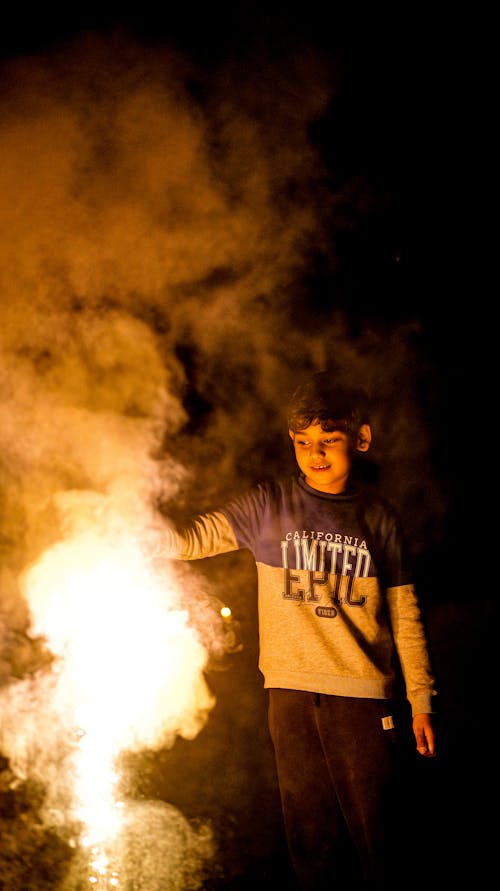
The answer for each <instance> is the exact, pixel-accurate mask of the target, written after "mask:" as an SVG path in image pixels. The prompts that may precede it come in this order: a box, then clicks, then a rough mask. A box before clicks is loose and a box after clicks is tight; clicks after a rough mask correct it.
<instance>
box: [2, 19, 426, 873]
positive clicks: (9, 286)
mask: <svg viewBox="0 0 500 891" xmlns="http://www.w3.org/2000/svg"><path fill="white" fill-rule="evenodd" d="M334 89H335V68H334V66H333V65H332V60H331V59H329V58H326V57H325V58H323V57H322V56H321V54H320V53H319V52H314V53H312V52H308V51H304V50H303V51H302V52H301V53H297V54H295V55H293V56H287V57H283V58H274V59H270V58H269V59H266V56H265V54H264V53H263V52H262V49H261V50H260V52H259V55H258V56H256V57H255V58H253V57H252V55H251V54H250V53H249V54H248V56H246V57H245V58H243V59H239V60H238V61H233V62H230V61H229V62H227V63H226V64H225V65H223V66H219V67H213V68H212V69H208V68H205V69H201V68H200V67H199V66H197V65H196V64H195V63H194V62H193V61H192V60H190V59H189V58H188V57H186V56H183V55H180V54H179V53H178V52H176V51H174V50H172V49H170V48H166V49H165V48H164V49H162V50H159V49H158V48H156V49H154V50H152V49H149V50H148V51H146V50H145V49H144V47H142V46H139V45H137V44H135V43H134V42H133V41H130V40H128V39H124V38H122V37H117V38H109V39H97V38H96V37H88V38H85V39H82V40H79V41H77V42H75V43H74V44H71V45H69V46H67V47H65V48H63V49H61V50H60V51H58V52H53V53H51V54H48V55H45V56H44V55H40V56H37V57H34V58H27V59H21V60H18V61H16V62H10V63H9V64H8V65H6V66H4V70H3V72H2V81H1V95H0V145H1V150H2V159H3V161H2V165H1V167H0V191H1V194H2V202H1V207H0V214H1V217H0V219H1V227H2V231H3V232H4V233H5V236H4V237H3V239H2V241H1V243H0V277H1V278H0V281H1V307H0V351H1V353H0V357H1V365H0V473H1V483H2V485H1V493H2V503H1V510H2V525H1V529H0V535H1V538H0V541H1V548H2V557H3V560H2V564H3V567H4V568H3V570H2V601H1V619H2V634H3V638H4V645H3V647H2V655H1V660H0V681H1V683H2V684H3V686H4V690H5V695H4V702H5V705H6V707H7V704H8V703H10V704H12V703H14V702H15V700H16V691H17V690H18V689H20V688H19V686H16V685H19V684H23V685H25V686H24V687H23V689H24V690H26V689H28V690H29V692H30V695H31V696H34V697H35V699H34V702H35V703H36V695H37V692H36V691H37V689H38V687H37V685H38V684H39V683H40V685H41V688H44V685H47V684H48V683H49V681H47V677H48V676H50V673H48V669H50V668H51V666H52V663H53V656H54V654H53V653H52V652H51V649H50V647H49V646H48V645H47V644H46V642H45V641H44V638H43V633H39V634H38V633H36V631H37V629H36V627H35V625H34V624H33V622H32V619H33V617H32V615H31V613H30V604H29V603H28V602H27V601H26V597H25V596H24V594H25V592H24V591H23V587H22V580H23V578H24V577H25V573H26V571H27V569H28V568H29V567H30V566H32V565H33V564H35V563H36V562H37V561H38V560H39V559H40V558H41V557H42V555H43V554H44V553H45V552H46V551H47V550H49V549H51V548H53V547H54V546H57V544H58V542H60V541H64V540H66V539H67V538H68V537H71V536H75V535H78V533H79V532H80V531H84V530H85V529H86V528H88V527H89V526H90V527H94V528H96V527H97V528H105V529H106V534H107V535H109V534H111V535H116V536H118V537H119V536H120V535H121V534H122V533H124V534H130V535H133V534H136V535H137V538H138V539H139V540H141V542H142V543H143V544H144V545H145V549H146V550H147V541H148V534H149V530H154V529H156V528H158V525H159V523H160V512H163V513H164V514H166V515H167V516H168V515H171V516H172V517H175V516H176V515H178V514H182V513H184V512H188V511H189V512H194V511H195V510H202V509H207V508H209V507H214V506H216V504H215V502H216V501H217V500H219V499H222V498H224V497H226V496H228V495H229V494H231V493H233V492H236V491H237V490H239V489H241V488H242V487H244V486H245V485H246V484H247V483H249V482H251V481H254V480H255V479H256V478H257V476H258V475H261V474H262V469H263V465H264V472H265V475H271V474H272V473H274V472H277V471H280V470H283V468H284V467H285V466H286V460H287V459H286V457H283V455H286V451H285V450H286V448H287V439H286V430H285V429H284V425H283V421H284V403H285V401H286V398H287V397H288V395H289V393H290V391H291V389H292V388H293V386H294V385H295V384H296V382H297V381H298V379H299V378H300V375H301V374H302V373H303V372H304V371H310V370H317V369H320V368H323V367H325V366H327V365H330V366H332V367H333V368H334V369H335V371H336V373H338V374H339V375H340V376H347V377H349V378H350V379H351V380H354V382H355V383H359V384H363V385H365V386H369V388H370V389H371V390H372V391H373V392H374V394H376V395H378V396H380V397H381V399H380V407H379V408H378V409H377V413H376V415H375V418H374V426H375V430H376V432H378V433H379V443H380V445H379V446H378V447H377V444H376V445H375V455H376V457H378V456H381V455H382V453H383V458H384V460H386V459H387V457H388V456H389V458H391V459H392V464H391V461H389V464H391V470H390V471H389V472H388V476H387V479H388V482H389V483H391V485H392V486H393V489H394V494H395V496H396V497H400V496H401V493H402V492H403V491H406V497H407V498H409V499H412V498H413V497H414V494H415V490H416V489H417V490H418V481H416V482H414V483H412V482H411V480H412V477H413V474H414V470H415V466H416V464H417V462H419V466H420V467H425V462H426V454H427V448H428V443H427V441H426V434H425V431H424V428H423V425H422V422H421V420H420V419H419V416H418V413H417V411H416V409H415V407H414V405H415V396H414V393H413V392H412V388H413V385H414V384H413V378H412V371H411V357H412V347H411V343H412V338H414V337H415V326H414V325H412V324H411V323H409V324H408V325H407V326H399V328H398V329H397V330H394V331H393V332H389V333H387V332H386V331H385V332H383V333H382V332H381V331H378V330H377V329H376V328H374V327H373V326H372V327H370V326H366V327H365V328H364V329H363V330H361V332H360V333H359V334H358V336H357V338H356V339H355V340H353V339H352V338H351V337H350V335H349V332H348V330H347V328H346V322H345V318H344V315H343V313H342V312H341V311H340V310H338V309H337V307H336V301H335V294H325V304H326V306H327V307H329V309H328V312H323V313H322V316H321V328H320V329H318V328H317V327H315V326H314V324H313V320H312V318H310V317H308V312H307V301H304V298H303V293H301V292H300V288H299V286H298V284H297V283H298V282H299V281H301V280H302V276H303V274H304V270H306V269H307V264H308V262H309V258H310V256H311V254H312V252H313V251H315V252H316V253H317V252H321V251H324V252H325V253H326V252H327V251H328V250H330V249H331V248H332V243H331V234H332V233H331V231H328V228H327V225H326V220H329V221H331V220H332V219H333V220H335V213H336V208H337V207H338V208H339V210H338V219H339V222H338V225H339V226H341V225H344V224H346V225H348V224H349V221H347V223H346V221H345V208H344V204H345V196H341V195H335V194H332V193H331V191H330V190H328V188H327V187H326V173H325V170H324V168H323V165H322V161H321V158H320V156H319V153H318V151H317V149H316V148H315V146H314V145H313V143H312V141H311V138H310V127H311V124H312V123H313V122H314V121H317V120H320V119H321V118H322V116H323V115H325V114H326V111H327V108H328V103H329V100H330V99H331V95H332V92H333V91H334ZM343 208H344V209H343ZM332 262H335V258H334V257H333V260H332ZM395 402H396V403H397V405H398V407H399V408H400V410H399V411H398V412H397V413H394V403H395ZM389 420H390V425H389ZM389 426H390V433H388V432H387V429H388V428H389ZM410 430H411V433H410V432H409V431H410ZM376 443H377V440H376ZM402 443H405V445H406V446H407V448H406V452H405V450H404V449H402V447H401V446H402ZM377 448H378V451H377ZM403 454H405V457H404V458H402V457H401V455H403ZM398 479H399V480H400V483H399V487H400V488H399V489H398V484H396V480H398ZM405 487H406V488H405ZM429 494H430V493H429V492H428V495H429ZM424 518H425V509H424V508H421V512H420V514H419V515H417V517H416V520H415V523H416V527H417V529H418V523H419V522H423V521H424ZM242 567H243V568H239V567H238V566H237V565H236V564H235V566H234V570H233V585H234V589H235V590H236V589H238V588H239V589H240V590H243V591H244V590H245V587H248V582H246V585H245V580H246V579H247V568H246V563H243V564H242ZM238 571H239V572H240V573H241V580H238ZM215 573H216V570H215ZM193 576H194V577H195V578H196V586H197V589H196V590H197V591H198V592H199V594H198V596H199V598H200V609H202V615H203V617H204V618H203V621H200V619H199V614H200V610H199V609H197V612H198V627H200V628H201V627H202V626H203V628H204V634H205V637H204V638H203V632H202V631H200V633H201V634H202V640H203V644H204V645H205V646H206V648H207V653H208V655H209V656H210V655H213V654H215V656H216V657H218V656H220V655H221V654H223V653H224V649H225V647H226V643H225V639H224V633H223V631H222V630H220V629H219V626H218V625H217V622H216V620H215V619H213V618H210V617H211V606H210V605H211V604H213V603H215V602H217V596H218V591H216V592H215V593H214V590H212V587H211V585H210V584H209V583H208V582H207V581H200V577H199V574H198V573H197V570H196V569H193V570H192V572H191V571H190V572H189V573H188V572H186V573H184V572H183V574H182V582H183V589H184V595H185V600H186V601H187V602H188V603H189V602H190V601H191V602H192V599H193V597H195V596H196V595H195V594H194V593H193V592H192V590H191V589H192V588H193V583H192V581H191V579H192V577H193ZM214 577H215V578H216V575H215V576H214ZM251 579H253V577H251ZM186 592H187V593H186ZM221 597H222V599H224V598H225V597H227V591H224V592H223V593H222V595H221ZM235 597H236V598H237V594H235ZM184 605H185V604H184ZM237 606H238V608H239V610H240V612H242V613H243V614H244V612H245V606H244V602H243V601H242V600H240V602H239V603H237ZM188 608H189V606H188ZM247 614H248V615H252V610H248V609H247ZM40 678H41V680H39V679H40ZM42 699H43V697H42ZM30 702H32V700H30ZM9 707H10V706H9ZM208 710H209V709H208ZM43 719H44V718H43V715H42V713H40V720H43ZM203 720H206V714H205V717H204V718H203ZM38 726H40V725H38ZM34 732H35V731H34ZM171 743H172V740H169V741H168V744H171ZM9 745H10V748H8V750H6V751H5V752H4V754H5V755H6V756H7V758H10V759H11V760H12V762H13V763H14V762H15V756H16V751H15V750H16V741H15V738H14V737H13V738H11V740H10V744H9ZM56 773H57V769H56V767H55V766H54V764H53V763H52V762H51V760H50V757H48V756H47V760H46V763H45V762H44V770H43V771H42V774H43V776H42V779H43V780H45V781H46V782H47V783H49V782H51V781H54V782H55V777H54V774H56ZM26 779H27V778H26V777H24V781H26ZM203 844H204V845H205V846H206V838H205V836H203ZM196 868H198V867H196ZM195 872H196V870H195ZM151 881H153V879H151ZM155 881H156V879H155ZM180 881H184V882H185V881H186V879H185V877H184V878H183V879H182V880H181V879H179V882H180ZM193 881H196V880H193ZM134 887H135V886H134ZM143 887H144V889H145V891H146V889H147V891H149V889H150V888H151V889H153V887H156V885H153V884H147V883H146V884H145V885H144V886H143ZM162 887H167V886H166V885H165V886H164V885H162ZM168 887H170V885H169V886H168ZM174 887H175V888H180V887H188V885H186V884H184V885H181V884H175V885H172V888H174ZM189 887H190V886H189Z"/></svg>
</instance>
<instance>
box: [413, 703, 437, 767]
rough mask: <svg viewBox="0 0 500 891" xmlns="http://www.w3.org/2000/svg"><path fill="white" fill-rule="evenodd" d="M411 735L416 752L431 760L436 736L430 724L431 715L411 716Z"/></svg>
mask: <svg viewBox="0 0 500 891" xmlns="http://www.w3.org/2000/svg"><path fill="white" fill-rule="evenodd" d="M413 733H414V735H415V741H416V744H417V752H418V753H419V754H420V755H423V756H424V758H433V757H434V755H435V754H436V735H435V731H434V726H433V723H432V715H428V714H422V715H414V716H413Z"/></svg>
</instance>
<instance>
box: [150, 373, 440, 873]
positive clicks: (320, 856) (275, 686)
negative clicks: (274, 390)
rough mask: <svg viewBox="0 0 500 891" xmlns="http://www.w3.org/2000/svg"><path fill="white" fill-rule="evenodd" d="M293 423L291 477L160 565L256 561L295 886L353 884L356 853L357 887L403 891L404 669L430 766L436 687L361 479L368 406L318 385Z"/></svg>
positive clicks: (400, 570)
mask: <svg viewBox="0 0 500 891" xmlns="http://www.w3.org/2000/svg"><path fill="white" fill-rule="evenodd" d="M288 426H289V434H290V437H291V440H292V443H293V448H294V451H295V458H296V461H297V465H298V469H299V473H298V474H295V475H293V476H291V477H290V478H283V479H278V480H275V481H272V482H266V483H262V484H260V485H257V486H255V487H253V488H252V489H251V490H250V491H249V492H247V493H246V494H243V495H242V496H240V497H238V498H236V499H234V500H233V501H231V502H230V503H229V504H226V505H225V506H224V507H222V508H221V509H220V510H217V511H214V512H211V513H208V514H205V515H204V516H200V517H198V518H196V519H195V520H193V521H192V522H191V523H190V524H189V525H187V526H186V527H185V528H184V529H183V530H182V531H178V532H172V533H171V540H170V544H169V547H168V555H169V556H174V557H178V558H180V559H184V560H193V559H198V558H202V557H208V556H212V555H215V554H221V553H224V552H227V551H231V550H234V549H237V548H249V549H250V550H251V551H252V553H253V555H254V557H255V560H256V565H257V571H258V614H259V647H260V656H259V668H260V670H261V672H262V674H263V676H264V686H265V687H266V688H267V689H268V693H269V728H270V733H271V738H272V742H273V745H274V751H275V755H276V765H277V772H278V781H279V788H280V795H281V803H282V810H283V818H284V825H285V831H286V837H287V842H288V847H289V852H290V858H291V861H292V864H293V868H294V872H295V874H296V876H297V879H298V883H299V886H300V888H302V889H304V891H319V889H326V888H333V887H335V885H334V882H335V881H336V880H338V879H339V878H341V877H343V878H345V879H348V880H349V881H350V886H351V887H353V885H355V881H356V877H355V874H354V873H353V872H351V870H352V868H353V866H352V863H351V862H350V861H349V859H348V858H347V855H346V852H348V851H349V850H350V849H352V851H354V852H355V853H356V857H357V858H358V862H359V865H360V876H362V881H363V882H365V885H363V887H365V886H366V887H382V886H384V887H387V886H391V884H394V886H396V885H398V884H400V882H401V876H400V875H399V876H398V875H396V872H395V866H396V862H397V858H398V856H401V849H399V847H398V846H399V844H400V843H401V842H402V840H403V833H402V832H400V833H399V835H398V834H397V833H398V829H401V820H402V812H401V810H400V808H401V807H402V803H403V802H402V800H401V795H399V799H398V793H400V792H401V789H402V787H401V785H400V779H401V777H400V775H399V773H398V767H399V752H398V746H399V742H398V732H397V730H398V729H397V727H395V714H394V709H393V703H392V698H393V695H394V689H395V683H396V677H397V672H396V664H397V662H399V665H400V667H401V669H402V671H401V676H402V677H403V678H404V684H405V689H406V696H407V699H408V701H409V703H410V705H411V709H412V715H413V720H412V723H413V732H414V736H415V742H416V748H417V750H418V752H419V753H420V754H421V755H423V756H425V757H429V756H433V755H434V753H435V739H434V728H433V723H432V718H431V714H432V711H433V709H432V699H433V696H434V694H435V689H434V679H433V676H432V672H431V667H430V659H429V654H428V647H427V643H426V638H425V633H424V629H423V624H422V621H421V617H420V611H419V607H418V602H417V599H416V596H415V591H414V587H413V585H412V583H411V578H410V576H409V574H408V570H407V567H406V564H405V556H404V547H403V542H402V535H401V530H400V526H399V522H398V519H397V517H396V515H395V513H394V511H393V510H392V509H391V507H390V506H389V505H388V504H387V503H386V502H385V500H383V499H382V498H380V497H379V496H378V495H376V494H374V493H373V492H371V491H369V490H367V489H366V488H365V487H363V486H361V485H360V484H359V483H356V482H355V468H356V461H357V460H358V459H359V457H360V456H362V455H363V453H365V452H366V451H367V450H368V449H369V447H370V442H371V427H370V421H369V417H368V414H367V411H366V406H365V400H364V397H363V395H362V394H360V393H358V392H355V391H349V390H343V391H340V390H337V388H336V386H335V383H334V381H332V378H331V375H330V374H328V373H327V372H320V373H318V374H315V375H312V377H311V378H310V379H308V380H307V381H306V382H305V383H303V384H301V385H300V386H299V387H298V388H297V390H296V391H295V393H294V394H293V396H292V398H291V401H290V404H289V410H288ZM414 865H415V864H414V863H412V864H411V869H412V870H413V868H414ZM342 870H346V872H342ZM353 880H354V881H353ZM360 880H361V879H360ZM355 886H356V887H357V885H355Z"/></svg>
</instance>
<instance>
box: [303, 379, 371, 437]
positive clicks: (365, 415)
mask: <svg viewBox="0 0 500 891" xmlns="http://www.w3.org/2000/svg"><path fill="white" fill-rule="evenodd" d="M287 420H288V427H289V429H290V430H292V431H293V432H294V433H296V432H297V431H298V430H305V429H306V427H310V426H311V425H312V424H321V426H322V427H323V429H324V430H329V431H330V430H342V431H343V432H344V433H348V434H350V435H353V436H355V435H356V434H357V432H358V430H359V428H360V427H361V425H362V424H369V423H370V419H369V409H368V397H367V394H366V393H365V392H364V390H361V389H356V388H354V387H346V386H344V385H338V384H337V383H336V382H335V376H334V375H333V374H331V373H330V372H327V371H319V372H317V373H316V374H313V375H311V377H309V378H308V379H307V380H305V381H303V383H301V384H299V386H298V387H297V389H296V390H295V391H294V393H293V394H292V397H291V399H290V401H289V403H288V411H287Z"/></svg>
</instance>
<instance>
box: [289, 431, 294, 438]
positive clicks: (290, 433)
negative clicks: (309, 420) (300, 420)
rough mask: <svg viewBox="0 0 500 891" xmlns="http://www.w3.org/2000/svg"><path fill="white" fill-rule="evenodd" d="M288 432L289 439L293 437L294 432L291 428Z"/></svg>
mask: <svg viewBox="0 0 500 891" xmlns="http://www.w3.org/2000/svg"><path fill="white" fill-rule="evenodd" d="M288 434H289V436H290V439H295V433H294V432H293V430H289V431H288Z"/></svg>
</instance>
